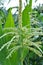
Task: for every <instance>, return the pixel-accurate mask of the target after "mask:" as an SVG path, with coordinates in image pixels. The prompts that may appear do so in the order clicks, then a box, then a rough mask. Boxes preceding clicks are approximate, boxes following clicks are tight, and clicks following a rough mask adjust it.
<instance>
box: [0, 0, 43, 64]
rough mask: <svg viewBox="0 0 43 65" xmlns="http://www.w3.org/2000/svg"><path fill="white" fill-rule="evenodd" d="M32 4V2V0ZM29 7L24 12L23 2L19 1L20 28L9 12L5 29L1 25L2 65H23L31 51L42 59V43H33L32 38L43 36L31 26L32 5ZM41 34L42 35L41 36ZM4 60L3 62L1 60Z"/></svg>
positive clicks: (0, 51) (0, 48) (0, 57)
mask: <svg viewBox="0 0 43 65" xmlns="http://www.w3.org/2000/svg"><path fill="white" fill-rule="evenodd" d="M30 3H31V4H32V0H30ZM30 3H29V5H27V6H26V7H25V9H24V10H23V12H22V0H19V21H18V23H19V24H18V28H16V27H15V23H14V20H13V17H12V14H11V10H9V13H8V17H7V19H6V23H5V25H4V28H3V29H2V26H1V23H0V29H1V31H2V32H0V34H1V33H2V34H1V35H0V64H1V65H23V61H24V59H25V57H26V55H27V53H28V52H29V50H30V51H33V52H34V53H35V54H37V55H38V56H40V57H42V54H43V51H42V50H41V43H39V42H38V43H37V42H35V43H34V42H33V41H32V40H31V37H32V36H34V35H43V33H41V32H39V29H38V30H37V29H33V30H34V31H32V28H31V24H30V14H28V12H30V9H31V10H32V8H31V6H32V5H30ZM28 8H29V10H28ZM40 33H41V34H40ZM1 59H2V60H1ZM28 65H29V64H28Z"/></svg>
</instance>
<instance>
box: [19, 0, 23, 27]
mask: <svg viewBox="0 0 43 65" xmlns="http://www.w3.org/2000/svg"><path fill="white" fill-rule="evenodd" d="M19 28H22V0H19Z"/></svg>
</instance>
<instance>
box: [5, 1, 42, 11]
mask: <svg viewBox="0 0 43 65" xmlns="http://www.w3.org/2000/svg"><path fill="white" fill-rule="evenodd" d="M7 3H8V0H6V1H5V2H4V7H6V10H7V9H9V8H10V7H14V6H19V0H11V1H10V3H9V4H7ZM24 3H25V6H26V2H25V0H22V9H24ZM39 4H43V0H37V2H36V3H35V0H33V2H32V8H34V7H36V6H38V5H39ZM13 11H14V12H15V11H16V9H14V10H13Z"/></svg>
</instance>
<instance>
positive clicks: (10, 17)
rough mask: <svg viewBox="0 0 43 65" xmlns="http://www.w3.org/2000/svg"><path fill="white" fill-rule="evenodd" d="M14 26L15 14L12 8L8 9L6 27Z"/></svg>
mask: <svg viewBox="0 0 43 65" xmlns="http://www.w3.org/2000/svg"><path fill="white" fill-rule="evenodd" d="M12 27H13V28H14V27H15V24H14V20H13V16H12V13H11V9H10V10H9V11H8V16H7V18H6V23H5V28H12Z"/></svg>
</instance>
